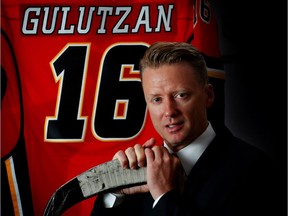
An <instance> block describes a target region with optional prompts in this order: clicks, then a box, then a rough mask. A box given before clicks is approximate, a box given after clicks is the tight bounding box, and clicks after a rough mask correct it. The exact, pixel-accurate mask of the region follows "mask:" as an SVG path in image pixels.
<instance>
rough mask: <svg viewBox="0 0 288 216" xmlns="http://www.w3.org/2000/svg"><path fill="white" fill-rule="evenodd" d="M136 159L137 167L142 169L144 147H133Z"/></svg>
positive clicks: (144, 159) (144, 163)
mask: <svg viewBox="0 0 288 216" xmlns="http://www.w3.org/2000/svg"><path fill="white" fill-rule="evenodd" d="M134 149H135V153H136V157H137V163H138V166H139V167H143V166H145V165H146V157H145V152H144V147H143V146H141V145H140V144H136V145H135V146H134Z"/></svg>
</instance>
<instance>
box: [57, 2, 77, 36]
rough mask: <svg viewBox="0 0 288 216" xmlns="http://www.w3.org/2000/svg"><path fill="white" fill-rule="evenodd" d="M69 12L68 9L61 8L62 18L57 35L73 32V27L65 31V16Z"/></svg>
mask: <svg viewBox="0 0 288 216" xmlns="http://www.w3.org/2000/svg"><path fill="white" fill-rule="evenodd" d="M70 10H71V8H70V7H62V12H63V18H62V22H61V28H60V29H59V31H58V33H59V34H73V32H74V27H75V26H74V25H70V28H68V29H66V23H67V16H68V12H69V11H70Z"/></svg>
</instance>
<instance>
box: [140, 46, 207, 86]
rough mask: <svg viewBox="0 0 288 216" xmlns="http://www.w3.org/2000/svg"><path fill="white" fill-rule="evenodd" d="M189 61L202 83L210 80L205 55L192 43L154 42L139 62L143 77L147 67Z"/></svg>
mask: <svg viewBox="0 0 288 216" xmlns="http://www.w3.org/2000/svg"><path fill="white" fill-rule="evenodd" d="M180 62H187V63H188V64H190V65H191V67H192V68H194V70H195V72H196V76H197V78H198V81H199V83H200V84H202V85H205V84H206V83H207V82H208V72H207V68H206V62H205V60H204V57H203V55H202V54H201V53H200V51H199V50H197V49H196V48H195V47H193V46H192V45H191V44H188V43H185V42H164V41H162V42H156V43H154V44H152V45H151V46H150V47H148V49H147V50H146V52H145V53H144V56H143V57H142V58H141V60H140V63H139V69H140V74H141V78H142V76H143V71H144V70H145V69H146V68H158V67H160V66H161V65H165V64H167V65H171V64H177V63H180Z"/></svg>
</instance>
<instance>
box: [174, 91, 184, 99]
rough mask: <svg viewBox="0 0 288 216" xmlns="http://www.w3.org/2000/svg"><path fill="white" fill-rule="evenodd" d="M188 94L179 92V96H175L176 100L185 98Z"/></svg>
mask: <svg viewBox="0 0 288 216" xmlns="http://www.w3.org/2000/svg"><path fill="white" fill-rule="evenodd" d="M186 96H187V94H186V93H185V92H179V93H178V94H176V95H175V97H176V98H185V97H186Z"/></svg>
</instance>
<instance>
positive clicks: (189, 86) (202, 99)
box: [142, 63, 214, 151]
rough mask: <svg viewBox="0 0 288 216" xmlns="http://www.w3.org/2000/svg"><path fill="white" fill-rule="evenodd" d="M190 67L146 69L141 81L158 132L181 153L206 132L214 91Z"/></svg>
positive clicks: (178, 64) (171, 66) (174, 65)
mask: <svg viewBox="0 0 288 216" xmlns="http://www.w3.org/2000/svg"><path fill="white" fill-rule="evenodd" d="M193 70H194V69H193V68H191V66H190V65H189V64H188V63H177V64H172V65H163V66H160V67H159V68H146V69H145V70H144V73H143V77H142V85H143V91H144V95H145V100H146V103H147V106H148V110H149V113H150V116H151V119H152V122H153V125H154V127H155V129H156V130H157V132H158V133H159V134H160V135H161V136H162V138H163V139H164V140H165V142H166V143H167V144H168V145H169V146H170V148H172V150H175V151H179V150H180V149H182V148H183V147H185V146H186V145H188V144H189V143H191V142H192V141H193V140H194V139H195V138H197V137H198V136H199V135H201V133H202V132H204V130H205V129H206V127H207V125H208V122H207V117H206V108H207V107H209V106H211V104H212V103H213V101H214V93H213V87H212V86H211V85H208V84H207V85H205V86H204V87H203V86H201V85H200V84H199V83H198V81H197V78H196V76H195V74H194V72H193Z"/></svg>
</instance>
